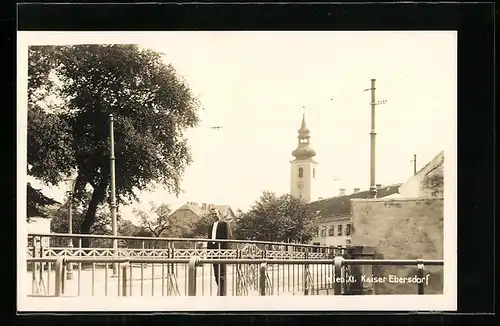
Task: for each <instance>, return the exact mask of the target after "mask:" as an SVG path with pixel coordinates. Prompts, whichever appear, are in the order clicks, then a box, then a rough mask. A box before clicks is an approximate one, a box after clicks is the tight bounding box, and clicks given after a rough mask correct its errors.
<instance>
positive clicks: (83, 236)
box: [28, 233, 346, 251]
mask: <svg viewBox="0 0 500 326" xmlns="http://www.w3.org/2000/svg"><path fill="white" fill-rule="evenodd" d="M28 237H29V238H30V237H42V238H77V239H100V240H115V239H116V240H129V241H150V242H207V243H208V242H217V243H235V244H256V245H259V244H260V245H271V246H278V247H280V246H281V247H298V248H317V249H320V248H324V249H330V248H331V247H330V246H322V245H313V244H304V243H289V242H272V241H258V240H236V239H203V238H163V237H155V238H153V237H134V236H112V235H97V234H74V233H73V234H68V233H29V234H28ZM110 247H111V246H110ZM335 249H341V250H343V249H346V248H335ZM277 251H279V250H277Z"/></svg>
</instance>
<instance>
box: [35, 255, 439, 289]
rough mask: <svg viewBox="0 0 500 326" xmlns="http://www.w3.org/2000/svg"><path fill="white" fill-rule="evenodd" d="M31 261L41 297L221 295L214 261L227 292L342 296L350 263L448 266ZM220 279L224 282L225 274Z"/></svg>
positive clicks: (332, 261) (428, 262)
mask: <svg viewBox="0 0 500 326" xmlns="http://www.w3.org/2000/svg"><path fill="white" fill-rule="evenodd" d="M27 262H28V263H29V264H32V265H33V266H36V267H35V268H33V269H32V284H33V287H32V294H31V295H42V296H102V295H104V296H135V295H140V296H157V295H161V296H182V295H186V296H193V295H197V296H217V295H219V293H218V290H217V289H218V287H217V282H216V279H215V269H214V267H213V266H214V265H216V266H225V268H226V279H225V286H224V288H225V289H226V292H225V294H226V295H228V296H248V295H257V296H259V295H343V294H349V290H348V289H349V288H348V285H349V284H348V283H349V282H351V281H350V279H351V278H352V277H351V275H350V274H349V273H350V272H349V268H348V267H350V266H356V265H358V266H359V265H372V266H375V265H394V266H417V268H418V269H417V275H416V277H419V278H425V269H424V266H443V265H444V262H443V261H442V260H376V259H374V260H372V259H366V260H361V259H345V258H344V257H342V256H336V257H335V258H333V259H288V260H286V259H265V258H259V259H250V258H247V259H245V258H235V259H228V258H212V259H210V258H200V257H191V258H190V259H186V258H137V257H75V256H66V257H64V256H61V257H42V258H28V259H27ZM83 264H87V265H89V264H90V266H91V269H90V270H85V269H82V265H83ZM98 264H101V266H102V265H104V266H103V268H99V265H98ZM112 264H118V265H119V268H118V275H116V276H115V277H113V275H111V272H110V267H111V266H112ZM72 265H73V268H74V269H76V277H75V278H73V280H70V281H67V280H66V277H65V274H66V273H67V269H68V266H72ZM51 266H54V267H53V268H52V267H51ZM219 275H220V274H219ZM217 281H219V282H218V283H219V284H220V278H219V279H218V280H217ZM357 282H358V283H359V282H360V280H357ZM424 288H425V282H420V283H417V291H416V292H417V293H418V294H424Z"/></svg>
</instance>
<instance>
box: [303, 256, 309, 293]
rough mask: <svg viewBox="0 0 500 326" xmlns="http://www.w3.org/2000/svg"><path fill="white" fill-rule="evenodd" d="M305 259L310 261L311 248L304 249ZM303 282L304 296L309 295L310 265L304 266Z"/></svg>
mask: <svg viewBox="0 0 500 326" xmlns="http://www.w3.org/2000/svg"><path fill="white" fill-rule="evenodd" d="M304 250H305V251H304V259H309V248H305V249H304ZM302 274H303V281H304V295H309V265H308V264H304V271H303V272H302Z"/></svg>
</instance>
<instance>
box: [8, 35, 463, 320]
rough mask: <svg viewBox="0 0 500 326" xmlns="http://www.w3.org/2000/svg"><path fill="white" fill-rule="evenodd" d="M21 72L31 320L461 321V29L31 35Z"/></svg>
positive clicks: (22, 46) (24, 236)
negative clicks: (113, 314)
mask: <svg viewBox="0 0 500 326" xmlns="http://www.w3.org/2000/svg"><path fill="white" fill-rule="evenodd" d="M17 65H18V66H17V68H18V108H17V112H18V115H17V126H18V135H17V140H18V143H17V148H18V152H17V161H18V164H19V167H18V176H17V180H18V181H17V182H18V189H19V193H18V211H17V230H18V244H17V248H18V260H17V264H18V265H17V266H18V269H17V270H18V275H17V288H18V302H17V307H18V311H20V312H22V311H106V310H113V311H206V310H218V311H231V310H245V311H253V310H255V311H275V310H281V311H286V310H297V309H299V310H323V311H324V310H331V311H340V310H343V311H345V310H391V311H394V310H420V311H423V310H439V311H446V310H456V307H457V289H456V287H457V275H456V270H457V257H456V253H457V237H456V231H457V211H456V198H457V196H456V186H457V181H456V172H457V150H456V141H457V132H456V130H457V129H456V124H457V34H456V32H452V31H449V32H448V31H440V32H432V31H425V32H423V31H422V32H418V31H414V32H403V31H401V32H396V31H391V32H377V31H366V32H354V31H353V32H348V31H343V32H340V31H338V32H326V31H315V32H312V31H311V32H298V31H297V32H292V31H282V32H270V31H269V32H264V31H259V32H257V31H255V32H250V31H248V32H236V31H234V32H229V31H228V32H208V31H190V32H187V31H170V32H166V31H165V32H159V31H158V32H18V62H17Z"/></svg>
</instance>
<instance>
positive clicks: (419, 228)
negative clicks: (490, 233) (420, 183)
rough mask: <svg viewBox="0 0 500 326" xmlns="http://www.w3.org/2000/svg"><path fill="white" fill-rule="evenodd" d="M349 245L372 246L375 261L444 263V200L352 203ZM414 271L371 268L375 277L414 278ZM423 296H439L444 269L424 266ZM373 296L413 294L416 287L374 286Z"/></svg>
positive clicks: (382, 267)
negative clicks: (351, 228) (433, 261)
mask: <svg viewBox="0 0 500 326" xmlns="http://www.w3.org/2000/svg"><path fill="white" fill-rule="evenodd" d="M352 219H353V221H352V223H353V234H352V245H353V246H372V247H374V248H375V257H374V258H375V259H427V260H433V259H443V198H411V199H407V198H405V199H353V200H352ZM416 273H417V269H416V266H415V267H405V266H374V267H373V274H374V276H380V277H384V276H385V277H389V275H391V274H392V275H397V276H398V277H413V276H415V275H416ZM425 273H426V274H430V276H429V284H428V285H426V286H425V293H426V294H442V291H443V267H440V266H439V267H438V266H426V267H425ZM374 292H375V294H416V293H417V285H416V284H395V283H389V282H384V283H379V284H375V287H374Z"/></svg>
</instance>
